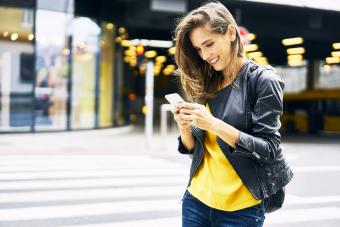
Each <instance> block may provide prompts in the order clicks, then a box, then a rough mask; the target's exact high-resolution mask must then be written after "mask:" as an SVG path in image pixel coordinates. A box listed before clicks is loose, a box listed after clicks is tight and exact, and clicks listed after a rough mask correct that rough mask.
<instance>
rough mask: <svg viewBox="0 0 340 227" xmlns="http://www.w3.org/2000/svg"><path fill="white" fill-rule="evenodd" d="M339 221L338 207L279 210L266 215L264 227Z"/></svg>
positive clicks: (339, 212) (339, 210) (339, 211)
mask: <svg viewBox="0 0 340 227" xmlns="http://www.w3.org/2000/svg"><path fill="white" fill-rule="evenodd" d="M332 219H340V208H339V207H322V208H309V209H291V210H280V211H277V212H274V213H271V214H268V215H266V220H265V225H264V226H270V225H272V224H282V223H298V222H312V221H321V220H327V221H329V220H332Z"/></svg>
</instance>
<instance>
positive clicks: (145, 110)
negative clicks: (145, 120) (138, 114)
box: [142, 106, 148, 115]
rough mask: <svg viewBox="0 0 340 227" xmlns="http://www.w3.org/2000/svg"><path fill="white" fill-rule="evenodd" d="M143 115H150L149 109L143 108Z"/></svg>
mask: <svg viewBox="0 0 340 227" xmlns="http://www.w3.org/2000/svg"><path fill="white" fill-rule="evenodd" d="M142 113H143V114H144V115H146V114H147V113H148V107H146V106H143V107H142Z"/></svg>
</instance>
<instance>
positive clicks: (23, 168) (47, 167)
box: [0, 162, 189, 173]
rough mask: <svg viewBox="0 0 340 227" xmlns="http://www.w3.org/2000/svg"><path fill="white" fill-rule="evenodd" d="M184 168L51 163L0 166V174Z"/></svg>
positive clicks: (133, 163)
mask: <svg viewBox="0 0 340 227" xmlns="http://www.w3.org/2000/svg"><path fill="white" fill-rule="evenodd" d="M183 166H184V168H186V169H188V168H189V166H186V165H183V164H177V163H158V162H157V163H145V162H144V163H143V162H126V163H123V162H122V163H118V164H117V163H116V164H114V165H112V163H101V162H100V163H99V162H96V163H91V164H88V163H77V162H74V163H63V164H58V165H54V164H53V163H48V164H39V165H36V164H33V165H20V166H1V164H0V173H1V172H2V173H3V172H6V173H7V172H9V173H10V172H27V171H29V172H32V171H35V172H38V171H41V172H44V171H72V170H78V171H79V170H89V171H90V170H101V169H105V170H107V169H110V170H111V169H112V170H117V169H128V168H131V169H134V170H135V169H150V168H157V169H169V168H171V169H175V168H183Z"/></svg>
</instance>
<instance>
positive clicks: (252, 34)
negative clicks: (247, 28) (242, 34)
mask: <svg viewBox="0 0 340 227" xmlns="http://www.w3.org/2000/svg"><path fill="white" fill-rule="evenodd" d="M247 39H248V40H250V41H252V40H254V39H256V35H255V34H254V33H249V34H248V35H247Z"/></svg>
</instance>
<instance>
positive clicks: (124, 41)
mask: <svg viewBox="0 0 340 227" xmlns="http://www.w3.org/2000/svg"><path fill="white" fill-rule="evenodd" d="M120 44H121V45H122V46H123V47H129V46H131V41H130V40H126V39H124V40H122V42H121V43H120Z"/></svg>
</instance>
